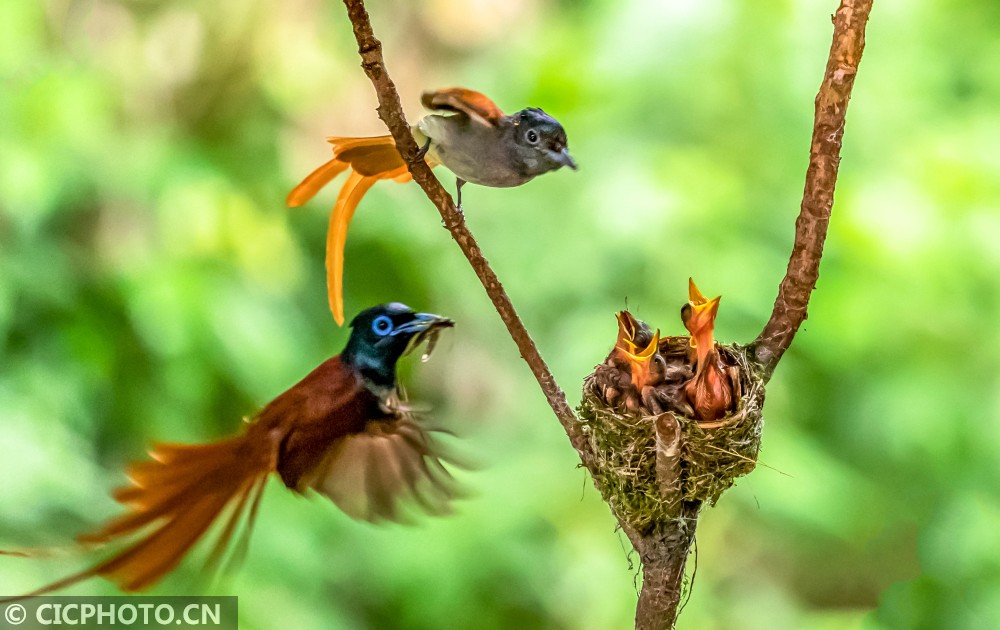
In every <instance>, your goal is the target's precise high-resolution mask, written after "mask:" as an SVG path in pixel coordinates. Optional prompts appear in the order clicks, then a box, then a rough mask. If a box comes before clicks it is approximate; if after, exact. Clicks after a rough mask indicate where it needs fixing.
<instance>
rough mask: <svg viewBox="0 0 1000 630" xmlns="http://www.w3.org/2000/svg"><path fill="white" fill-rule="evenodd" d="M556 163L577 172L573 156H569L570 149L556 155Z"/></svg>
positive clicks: (564, 149)
mask: <svg viewBox="0 0 1000 630" xmlns="http://www.w3.org/2000/svg"><path fill="white" fill-rule="evenodd" d="M556 161H557V162H559V163H560V164H562V165H563V166H568V167H570V168H571V169H573V170H574V171H575V170H576V161H575V160H573V158H572V156H570V154H569V149H567V148H566V147H563V150H562V151H560V152H559V153H558V154H557V155H556Z"/></svg>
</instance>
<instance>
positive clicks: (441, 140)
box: [286, 88, 576, 324]
mask: <svg viewBox="0 0 1000 630" xmlns="http://www.w3.org/2000/svg"><path fill="white" fill-rule="evenodd" d="M421 102H422V103H423V105H424V107H426V108H428V109H430V110H432V111H436V112H441V113H435V114H430V115H428V116H425V117H424V118H422V119H420V120H419V121H418V122H417V124H416V125H415V126H414V127H413V128H412V132H413V137H414V139H416V141H417V144H419V145H420V146H421V147H422V148H421V154H422V155H423V159H424V160H425V161H426V162H427V164H428V165H429V166H431V167H432V168H433V167H435V166H437V165H439V164H443V165H444V166H446V167H447V168H448V169H450V170H451V171H452V173H454V174H455V177H456V178H457V188H458V208H459V210H461V207H462V186H463V185H464V184H465V183H466V182H471V183H473V184H479V185H481V186H491V187H495V188H509V187H512V186H520V185H521V184H524V183H526V182H528V181H530V180H532V179H534V178H535V177H537V176H538V175H542V174H543V173H548V172H549V171H554V170H557V169H559V168H561V167H563V166H567V167H569V168H571V169H574V170H575V169H576V162H574V161H573V158H572V157H570V154H569V150H568V148H567V145H566V132H565V130H564V129H563V127H562V125H561V124H559V122H558V121H557V120H556V119H555V118H553V117H552V116H549V115H548V114H546V113H545V112H544V111H542V110H541V109H538V108H534V107H529V108H527V109H523V110H521V111H519V112H517V113H514V114H511V115H509V116H507V115H505V114H504V113H503V112H502V111H501V110H500V108H499V107H497V106H496V104H495V103H494V102H493V101H491V100H490V99H489V98H487V97H486V96H485V95H483V94H481V93H479V92H475V91H473V90H468V89H465V88H447V89H442V90H437V91H435V92H426V93H425V94H424V95H423V98H422V99H421ZM327 142H329V143H330V144H332V145H333V159H331V160H330V161H329V162H327V163H325V164H323V165H322V166H320V167H319V168H317V169H316V170H314V171H313V172H312V173H310V174H309V175H308V176H306V178H305V179H303V180H302V182H301V183H300V184H299V185H298V186H296V187H295V188H294V189H293V190H292V191H291V192H290V193H289V194H288V198H287V200H286V202H287V204H288V206H290V207H293V208H295V207H298V206H301V205H303V204H305V203H306V202H307V201H309V200H310V199H312V197H313V196H314V195H315V194H316V193H317V192H318V191H319V190H320V189H321V188H323V187H324V186H326V185H327V184H328V183H329V182H330V181H331V180H332V179H333V178H335V177H336V176H337V175H339V174H340V173H342V172H344V171H346V170H348V169H350V171H351V173H350V175H349V176H348V177H347V180H346V181H345V182H344V185H343V187H341V189H340V194H339V195H338V196H337V201H336V203H335V204H334V206H333V211H332V212H331V214H330V226H329V228H328V230H327V235H326V283H327V297H328V299H329V302H330V310H331V312H332V313H333V318H334V320H336V322H337V323H338V324H343V323H344V298H343V281H344V244H345V242H346V240H347V228H348V225H349V224H350V222H351V218H352V217H353V216H354V211H355V210H356V209H357V207H358V203H359V202H360V201H361V198H362V197H364V195H365V193H366V192H368V189H369V188H371V187H372V186H373V185H374V184H375V182H377V181H379V180H383V179H391V180H394V181H397V182H408V181H410V172H409V170H407V167H406V163H405V162H404V161H403V158H402V156H400V154H399V152H398V151H397V150H396V144H395V142H394V141H393V139H392V136H376V137H370V138H344V137H337V136H332V137H329V138H327Z"/></svg>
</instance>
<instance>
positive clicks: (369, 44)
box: [344, 0, 591, 468]
mask: <svg viewBox="0 0 1000 630" xmlns="http://www.w3.org/2000/svg"><path fill="white" fill-rule="evenodd" d="M344 5H345V6H347V15H348V17H349V18H350V20H351V24H352V25H353V27H354V37H355V39H356V40H357V42H358V53H359V54H360V55H361V67H362V68H363V69H364V71H365V74H367V75H368V78H369V79H370V80H371V82H372V84H373V85H374V86H375V91H376V93H377V94H378V102H379V106H378V115H379V118H381V119H382V121H383V122H384V123H385V124H386V126H387V127H388V128H389V132H390V133H391V134H392V138H393V140H395V142H396V148H397V150H398V151H399V153H400V155H402V156H403V159H404V160H405V161H406V165H407V168H409V170H410V173H411V174H412V175H413V180H414V181H416V182H417V184H419V185H420V187H421V188H423V189H424V192H425V193H426V194H427V197H428V198H429V199H430V200H431V202H432V203H433V204H434V206H435V207H436V208H437V209H438V212H439V213H441V219H442V220H443V221H444V225H445V227H446V228H447V229H448V231H450V232H451V236H452V238H454V239H455V242H456V243H458V246H459V247H460V248H461V249H462V253H463V254H465V257H466V258H467V259H468V260H469V264H471V265H472V269H473V271H475V272H476V275H477V276H478V277H479V280H480V281H481V282H482V283H483V287H484V288H485V289H486V293H487V295H489V297H490V300H492V302H493V306H494V307H495V308H496V310H497V313H499V314H500V318H501V319H502V320H503V323H504V324H505V325H506V326H507V331H508V332H509V333H510V336H511V338H512V339H513V340H514V343H515V344H517V349H518V350H519V351H520V353H521V357H522V358H523V359H524V361H525V362H526V363H527V364H528V367H529V368H531V372H532V374H534V375H535V379H536V380H537V381H538V385H539V387H541V389H542V393H543V394H544V395H545V399H546V400H547V401H548V403H549V406H550V407H552V411H553V412H554V413H555V415H556V417H557V418H558V419H559V422H560V424H562V426H563V429H564V430H565V431H566V435H567V436H569V440H570V443H571V444H572V445H573V448H575V449H576V450H577V452H579V453H580V458H581V460H582V461H583V463H584V465H585V466H587V467H588V468H589V467H590V459H591V458H590V455H589V449H588V446H587V440H586V437H585V436H584V435H583V433H582V432H581V431H580V426H579V423H578V422H577V418H576V415H575V414H574V413H573V410H572V409H571V408H570V406H569V404H568V403H567V402H566V394H565V393H564V392H563V391H562V389H560V388H559V385H558V384H557V383H556V380H555V377H553V376H552V373H551V372H550V371H549V368H548V366H547V365H546V364H545V360H544V359H542V355H541V354H539V352H538V348H537V347H536V346H535V342H534V341H532V339H531V336H530V335H529V334H528V331H527V329H526V328H525V327H524V324H523V323H522V322H521V318H520V317H519V316H518V314H517V311H516V310H515V309H514V305H513V304H512V303H511V301H510V298H509V297H507V293H506V292H505V291H504V289H503V285H501V284H500V279H499V278H497V275H496V273H494V272H493V269H492V268H491V267H490V264H489V262H488V261H487V260H486V258H485V257H484V256H483V252H482V250H480V249H479V244H478V243H477V242H476V239H475V238H474V237H473V236H472V233H471V232H470V231H469V229H468V228H467V227H466V225H465V216H464V215H463V214H462V213H461V212H459V211H458V210H457V209H456V208H455V202H454V201H453V200H452V198H451V195H449V194H448V192H447V191H446V190H445V189H444V187H443V186H442V185H441V183H440V182H439V181H438V180H437V178H436V177H434V174H433V173H432V172H431V169H430V167H429V166H427V163H426V162H424V160H423V159H421V158H419V157H418V155H419V154H418V150H419V147H417V143H416V141H415V140H414V139H413V135H412V134H411V133H410V125H409V123H407V122H406V116H405V115H404V114H403V107H402V105H401V104H400V102H399V93H398V92H396V86H395V85H394V84H393V82H392V79H390V78H389V73H388V72H387V71H386V68H385V61H384V60H383V58H382V44H381V42H379V40H378V39H376V38H375V33H374V32H373V31H372V25H371V21H370V20H369V18H368V12H367V11H366V10H365V3H364V0H344Z"/></svg>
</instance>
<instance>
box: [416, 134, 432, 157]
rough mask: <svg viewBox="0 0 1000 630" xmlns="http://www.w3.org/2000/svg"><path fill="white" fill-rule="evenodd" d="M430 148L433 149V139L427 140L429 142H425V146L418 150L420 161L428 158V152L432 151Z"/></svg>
mask: <svg viewBox="0 0 1000 630" xmlns="http://www.w3.org/2000/svg"><path fill="white" fill-rule="evenodd" d="M430 148H431V139H430V138H427V142H424V146H422V147H420V148H419V149H417V155H416V158H417V159H418V160H422V159H424V158H425V157H427V152H428V151H429V150H430Z"/></svg>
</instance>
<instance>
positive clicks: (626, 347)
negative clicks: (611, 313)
mask: <svg viewBox="0 0 1000 630" xmlns="http://www.w3.org/2000/svg"><path fill="white" fill-rule="evenodd" d="M615 317H616V318H617V319H618V341H617V342H616V343H615V347H617V348H619V349H621V350H622V351H624V352H633V353H634V352H635V351H636V350H637V348H636V347H635V342H634V341H635V333H636V331H637V330H639V323H638V322H637V321H636V319H635V317H634V316H633V315H632V313H629V312H628V311H618V312H617V313H615Z"/></svg>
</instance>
